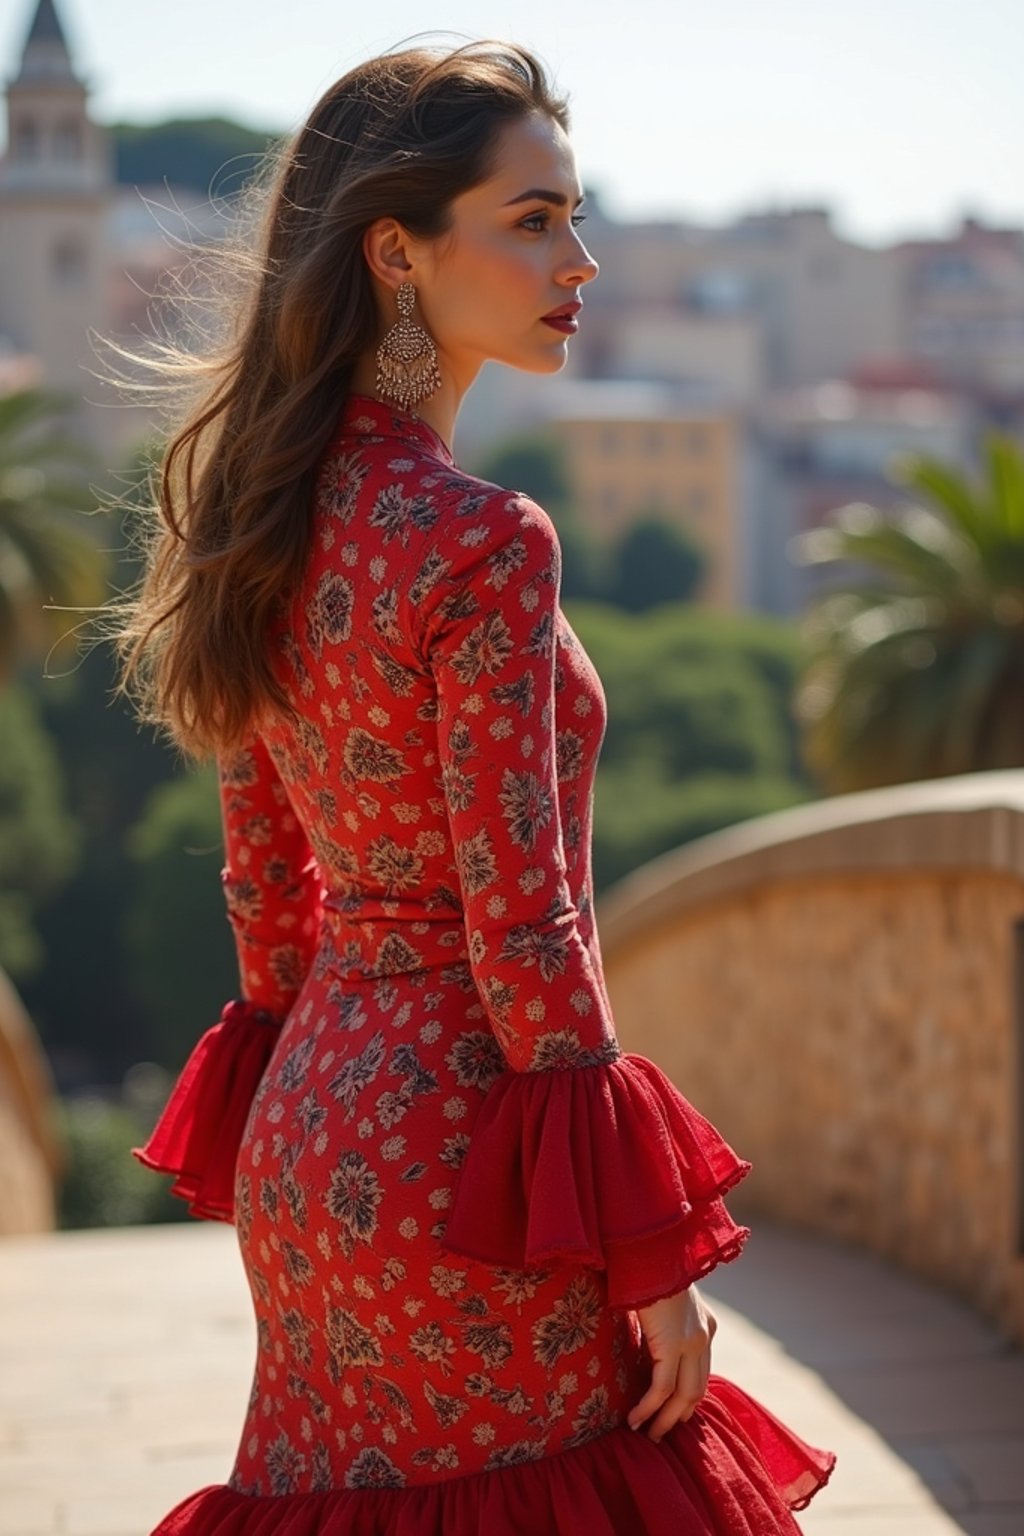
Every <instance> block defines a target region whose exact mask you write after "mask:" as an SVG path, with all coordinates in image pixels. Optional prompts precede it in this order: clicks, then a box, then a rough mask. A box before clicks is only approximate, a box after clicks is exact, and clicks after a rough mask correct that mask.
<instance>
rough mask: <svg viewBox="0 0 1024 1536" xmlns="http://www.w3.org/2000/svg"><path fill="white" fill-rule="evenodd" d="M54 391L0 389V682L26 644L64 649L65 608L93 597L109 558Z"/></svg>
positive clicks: (88, 461) (79, 454)
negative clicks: (4, 391)
mask: <svg viewBox="0 0 1024 1536" xmlns="http://www.w3.org/2000/svg"><path fill="white" fill-rule="evenodd" d="M69 404H70V402H69V400H68V399H67V398H66V397H65V396H63V395H61V394H58V393H56V392H54V391H50V390H42V389H23V390H16V391H13V392H12V393H10V394H7V395H3V396H0V681H5V680H8V679H9V678H10V677H11V676H12V675H13V673H14V670H15V665H16V662H17V660H18V658H19V657H20V656H21V655H22V654H23V653H25V652H27V651H38V650H44V649H45V648H46V647H47V646H48V645H51V644H52V645H53V646H54V647H55V648H57V649H58V650H60V651H61V654H63V652H64V651H66V650H67V648H68V645H69V642H70V638H71V634H72V631H73V625H72V623H71V622H70V621H69V619H68V616H67V613H66V612H62V611H61V610H62V609H68V608H73V607H84V606H86V605H90V604H95V603H99V602H101V601H102V598H103V579H104V575H105V572H106V556H105V554H104V552H103V550H102V548H101V545H100V538H99V530H98V528H97V526H96V525H95V524H91V523H88V522H86V521H84V519H85V518H86V517H88V516H90V515H91V514H90V513H88V512H87V511H86V509H87V508H89V507H90V505H91V500H92V498H91V495H90V491H89V487H88V483H87V480H86V476H85V471H86V470H87V468H88V467H89V466H90V465H92V464H93V462H94V460H93V456H92V454H91V452H90V450H89V449H87V448H86V447H85V446H84V445H83V444H82V443H80V442H78V441H77V440H76V439H75V438H74V437H73V436H70V435H69V434H68V433H67V431H66V428H65V424H64V415H65V413H66V411H67V410H68V409H69Z"/></svg>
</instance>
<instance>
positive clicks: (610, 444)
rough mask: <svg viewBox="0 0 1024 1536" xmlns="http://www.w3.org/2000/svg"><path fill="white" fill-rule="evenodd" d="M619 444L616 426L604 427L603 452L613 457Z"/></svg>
mask: <svg viewBox="0 0 1024 1536" xmlns="http://www.w3.org/2000/svg"><path fill="white" fill-rule="evenodd" d="M618 446H619V435H618V433H617V432H616V430H615V428H614V427H604V428H602V431H601V452H602V453H605V454H608V456H609V457H611V456H612V455H613V454H614V453H615V451H616V449H617V448H618Z"/></svg>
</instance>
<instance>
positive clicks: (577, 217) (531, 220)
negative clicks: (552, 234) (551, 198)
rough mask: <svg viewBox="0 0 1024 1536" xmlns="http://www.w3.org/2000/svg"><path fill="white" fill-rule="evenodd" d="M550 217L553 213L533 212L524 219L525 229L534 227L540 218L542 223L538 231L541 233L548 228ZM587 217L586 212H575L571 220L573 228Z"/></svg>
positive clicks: (523, 225)
mask: <svg viewBox="0 0 1024 1536" xmlns="http://www.w3.org/2000/svg"><path fill="white" fill-rule="evenodd" d="M550 217H551V215H550V214H549V213H531V214H530V216H529V217H528V218H525V219H523V221H522V227H523V228H524V229H532V228H533V227H534V226H535V224H536V223H537V220H538V219H539V220H540V224H541V228H540V230H538V231H537V233H538V234H539V233H540V232H541V231H542V230H544V229H546V228H547V225H548V221H549V219H550ZM585 218H586V214H585V213H574V214H573V216H572V220H571V223H572V227H573V229H576V228H577V226H578V225H580V224H582V223H583V221H584V219H585Z"/></svg>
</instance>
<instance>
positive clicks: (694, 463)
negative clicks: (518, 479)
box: [551, 386, 743, 608]
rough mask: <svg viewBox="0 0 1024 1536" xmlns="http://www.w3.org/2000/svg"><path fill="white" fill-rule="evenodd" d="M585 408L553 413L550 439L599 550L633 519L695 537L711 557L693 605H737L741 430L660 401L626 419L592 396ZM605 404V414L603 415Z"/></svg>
mask: <svg viewBox="0 0 1024 1536" xmlns="http://www.w3.org/2000/svg"><path fill="white" fill-rule="evenodd" d="M587 393H588V395H590V396H591V397H592V402H593V403H592V404H591V406H590V408H589V409H588V410H586V411H585V412H584V411H582V410H581V411H579V412H578V413H573V412H572V411H562V412H558V413H556V414H555V415H554V416H553V418H552V421H551V428H552V431H553V433H554V436H555V438H556V440H557V441H558V443H559V444H560V446H561V448H562V451H563V453H564V456H565V465H566V470H567V472H568V478H569V484H570V486H571V491H572V500H573V505H574V506H575V507H576V508H577V509H578V512H579V515H580V518H581V520H582V521H583V522H584V524H585V526H586V528H587V531H588V532H589V533H590V534H592V535H593V537H594V538H595V539H596V540H597V541H598V542H599V543H602V544H606V545H607V544H611V543H614V542H615V541H616V540H617V539H619V538H620V537H621V536H622V535H623V534H624V533H625V532H626V531H627V530H628V529H629V528H630V527H631V526H632V525H633V524H634V523H635V522H636V521H637V520H638V519H639V518H641V517H646V516H656V517H660V518H662V519H664V521H665V522H667V523H669V524H670V525H672V526H673V527H676V528H679V529H680V530H682V531H683V532H684V533H686V534H688V535H689V536H691V537H692V538H693V539H694V540H695V541H696V542H697V544H699V545H700V547H701V548H702V550H703V551H704V554H705V555H706V557H707V562H708V563H707V573H706V577H705V580H704V583H703V585H702V587H701V589H700V590H699V592H698V593H697V601H699V602H701V603H704V604H706V605H708V606H710V607H716V608H735V607H737V606H739V605H740V603H741V601H742V597H743V581H742V572H741V541H742V535H741V528H740V524H741V521H742V517H741V507H742V493H741V486H740V473H739V463H740V446H741V426H740V423H739V422H738V421H737V419H736V418H735V417H734V416H732V415H731V414H729V413H727V412H723V411H721V410H716V409H704V410H701V409H699V408H697V407H691V408H679V407H677V408H675V409H668V408H666V407H665V406H658V405H657V404H656V403H653V402H652V404H651V405H650V407H649V408H644V409H642V410H641V409H639V408H638V410H637V413H635V414H632V413H630V412H629V410H628V409H626V408H624V405H618V406H617V404H616V396H617V395H624V394H625V393H626V392H624V391H611V392H610V394H609V395H608V397H607V398H605V399H604V400H603V401H602V400H601V398H600V396H601V391H600V388H599V387H598V386H592V387H591V388H590V389H589V390H588V391H587ZM602 405H603V409H602Z"/></svg>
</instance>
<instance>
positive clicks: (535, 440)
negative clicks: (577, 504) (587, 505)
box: [475, 432, 570, 520]
mask: <svg viewBox="0 0 1024 1536" xmlns="http://www.w3.org/2000/svg"><path fill="white" fill-rule="evenodd" d="M475 472H476V473H477V474H478V475H479V476H480V478H481V479H483V480H490V481H493V483H494V484H495V485H506V486H508V487H509V488H510V489H511V490H515V491H522V492H524V494H525V495H527V496H529V497H530V498H531V499H532V500H533V501H535V502H537V503H538V505H539V506H542V507H543V508H544V509H545V511H546V512H547V513H548V514H549V515H550V517H551V518H552V519H553V520H555V519H557V518H558V516H559V514H561V513H564V512H565V510H566V508H567V507H568V505H569V500H570V491H569V474H568V470H567V468H566V464H565V454H564V452H563V450H562V446H561V444H560V443H559V442H558V441H557V440H556V439H555V438H553V437H551V436H550V435H549V434H547V433H543V432H528V433H522V434H520V435H519V436H515V437H506V438H504V439H502V441H501V442H500V443H498V444H496V446H495V447H494V448H492V449H491V450H490V451H489V452H488V453H487V454H486V455H485V456H484V457H483V458H482V459H481V460H480V461H479V463H478V465H477V467H476V471H475Z"/></svg>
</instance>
